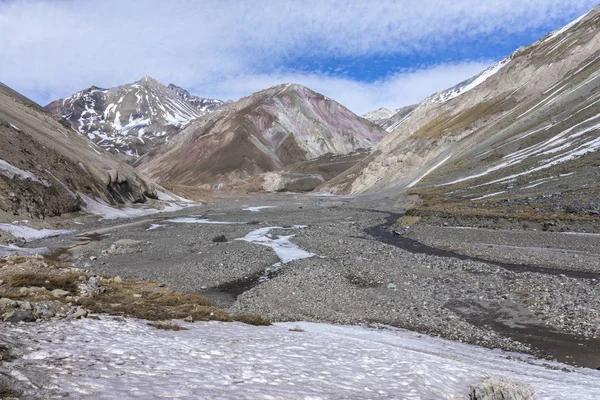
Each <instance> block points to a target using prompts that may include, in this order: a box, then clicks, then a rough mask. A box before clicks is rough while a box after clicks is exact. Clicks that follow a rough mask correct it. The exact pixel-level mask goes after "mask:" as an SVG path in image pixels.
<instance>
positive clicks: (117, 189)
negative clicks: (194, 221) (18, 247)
mask: <svg viewBox="0 0 600 400" xmlns="http://www.w3.org/2000/svg"><path fill="white" fill-rule="evenodd" d="M65 124H66V123H65ZM84 196H87V197H90V198H99V199H102V200H103V201H104V202H106V203H108V204H112V205H116V204H119V203H142V202H145V201H146V200H147V198H156V197H157V193H156V191H155V189H154V188H153V185H152V184H151V183H149V182H148V181H147V180H146V179H145V178H143V177H142V176H141V175H139V174H138V173H137V172H136V171H135V170H133V169H132V168H131V167H129V166H127V165H125V164H123V163H121V162H119V161H116V160H115V159H113V158H112V156H111V155H110V154H109V153H107V152H105V151H104V150H102V149H101V148H99V147H98V146H96V145H95V144H94V143H92V142H90V141H89V140H88V139H86V138H84V137H82V136H81V135H79V134H78V133H77V132H75V131H73V130H72V129H71V128H70V127H67V126H63V125H62V124H61V122H59V120H57V118H56V117H54V116H53V115H51V114H50V113H48V112H47V111H46V110H45V109H44V108H42V107H40V106H39V105H37V104H35V103H34V102H32V101H30V100H29V99H27V98H25V97H23V96H21V95H20V94H18V93H17V92H15V91H13V90H12V89H10V88H9V87H7V86H5V85H3V84H0V217H1V218H2V219H10V218H13V217H12V216H13V215H22V216H26V217H33V218H45V217H51V216H55V215H60V214H62V213H67V212H73V211H79V210H81V209H82V207H84V206H85V201H84V199H83V198H84Z"/></svg>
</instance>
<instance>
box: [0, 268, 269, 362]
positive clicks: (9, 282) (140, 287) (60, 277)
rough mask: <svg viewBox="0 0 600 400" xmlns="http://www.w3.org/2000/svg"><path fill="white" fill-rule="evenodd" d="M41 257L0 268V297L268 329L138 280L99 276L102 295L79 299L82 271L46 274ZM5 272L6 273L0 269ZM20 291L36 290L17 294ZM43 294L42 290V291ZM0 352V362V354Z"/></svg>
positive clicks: (254, 318) (251, 318)
mask: <svg viewBox="0 0 600 400" xmlns="http://www.w3.org/2000/svg"><path fill="white" fill-rule="evenodd" d="M47 261H48V260H45V259H44V258H42V257H12V258H9V259H6V260H3V261H1V262H0V279H2V280H4V281H5V284H4V285H2V286H0V297H7V298H11V299H20V300H29V301H31V302H33V303H35V302H39V301H51V302H55V303H60V304H63V305H65V306H66V305H68V306H71V305H75V306H81V307H83V308H85V309H86V310H88V311H89V312H91V313H98V314H101V313H105V314H110V315H118V316H123V317H132V318H140V319H146V320H149V321H167V320H173V319H186V320H189V321H208V320H212V321H233V320H235V321H240V322H244V323H247V324H251V325H270V324H271V323H270V321H268V320H266V319H264V318H262V317H260V316H259V315H254V314H244V315H238V316H235V317H231V316H230V315H229V314H228V313H227V312H225V311H224V310H222V309H220V308H218V307H216V306H215V305H214V304H213V303H212V302H211V301H210V300H209V299H207V298H206V297H204V296H201V295H199V294H194V293H180V292H176V291H174V290H172V289H170V288H169V287H161V286H160V285H159V284H158V283H157V282H150V281H139V280H121V279H119V280H113V279H111V278H110V277H107V276H98V279H99V280H100V282H101V283H102V285H103V287H104V292H102V293H98V294H94V295H93V296H91V297H83V296H80V295H79V293H78V292H79V290H78V285H79V284H81V283H82V282H85V281H87V280H88V279H89V277H90V274H89V272H86V271H77V272H73V271H72V270H71V269H70V268H71V264H60V265H57V266H56V268H52V269H49V268H47V267H46V266H47ZM1 267H8V268H1ZM22 287H30V288H31V287H33V288H36V287H37V288H38V289H34V290H29V291H21V290H20V289H21V288H22ZM42 288H46V290H44V289H42ZM54 289H62V290H66V291H69V292H70V293H71V294H72V296H71V297H69V298H66V297H59V298H56V297H54V296H52V293H51V291H52V290H54ZM1 350H2V349H1V348H0V360H2V356H3V355H2V353H1Z"/></svg>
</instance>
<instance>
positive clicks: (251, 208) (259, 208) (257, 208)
mask: <svg viewBox="0 0 600 400" xmlns="http://www.w3.org/2000/svg"><path fill="white" fill-rule="evenodd" d="M265 208H274V207H273V206H258V207H246V208H242V210H243V211H250V212H259V211H260V210H264V209H265Z"/></svg>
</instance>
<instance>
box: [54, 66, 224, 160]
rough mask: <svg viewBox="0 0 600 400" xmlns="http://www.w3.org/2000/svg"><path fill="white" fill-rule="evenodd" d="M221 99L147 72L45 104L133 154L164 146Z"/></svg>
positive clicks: (102, 141)
mask: <svg viewBox="0 0 600 400" xmlns="http://www.w3.org/2000/svg"><path fill="white" fill-rule="evenodd" d="M221 104H222V101H220V100H214V99H205V98H201V97H197V96H192V95H191V94H190V93H189V92H187V91H186V90H184V89H182V88H180V87H178V86H176V85H173V84H170V85H169V86H168V87H167V86H164V85H163V84H162V83H160V82H158V81H157V80H156V79H153V78H151V77H149V76H146V77H144V78H142V79H140V80H139V81H137V82H135V83H131V84H127V85H122V86H118V87H115V88H110V89H102V88H99V87H96V86H92V87H90V88H88V89H85V90H82V91H80V92H77V93H75V94H73V95H72V96H70V97H68V98H65V99H59V100H56V101H53V102H52V103H50V104H48V105H47V106H46V109H48V110H49V111H50V112H51V113H53V114H54V115H56V116H59V117H61V118H63V119H64V120H66V121H68V122H69V124H70V125H71V126H72V127H73V129H75V130H76V131H78V132H79V133H81V134H82V135H84V136H86V137H88V138H89V139H91V140H92V141H93V142H94V143H96V144H97V145H98V146H100V147H102V148H104V149H106V150H108V151H110V152H112V153H114V154H117V155H120V156H122V157H123V158H125V159H128V158H132V157H133V158H135V157H139V156H140V155H142V154H145V153H146V152H148V151H149V150H151V149H154V148H155V147H157V146H160V145H161V144H163V143H165V141H167V140H169V138H171V137H172V136H173V135H175V134H177V133H178V132H179V131H181V130H182V129H183V128H184V127H185V126H187V125H188V124H189V123H190V122H191V121H193V120H196V119H198V118H200V117H202V116H203V115H205V114H207V113H210V112H211V111H212V110H214V109H215V108H217V107H218V106H220V105H221Z"/></svg>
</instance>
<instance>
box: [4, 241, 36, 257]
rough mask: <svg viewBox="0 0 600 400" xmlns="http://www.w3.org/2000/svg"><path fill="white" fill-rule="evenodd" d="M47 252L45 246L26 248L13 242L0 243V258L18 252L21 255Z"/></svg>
mask: <svg viewBox="0 0 600 400" xmlns="http://www.w3.org/2000/svg"><path fill="white" fill-rule="evenodd" d="M47 252H48V248H47V247H38V248H27V247H19V246H15V245H14V244H9V245H3V244H0V258H4V257H6V256H12V255H13V254H19V255H21V256H35V255H38V254H45V253H47Z"/></svg>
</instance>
